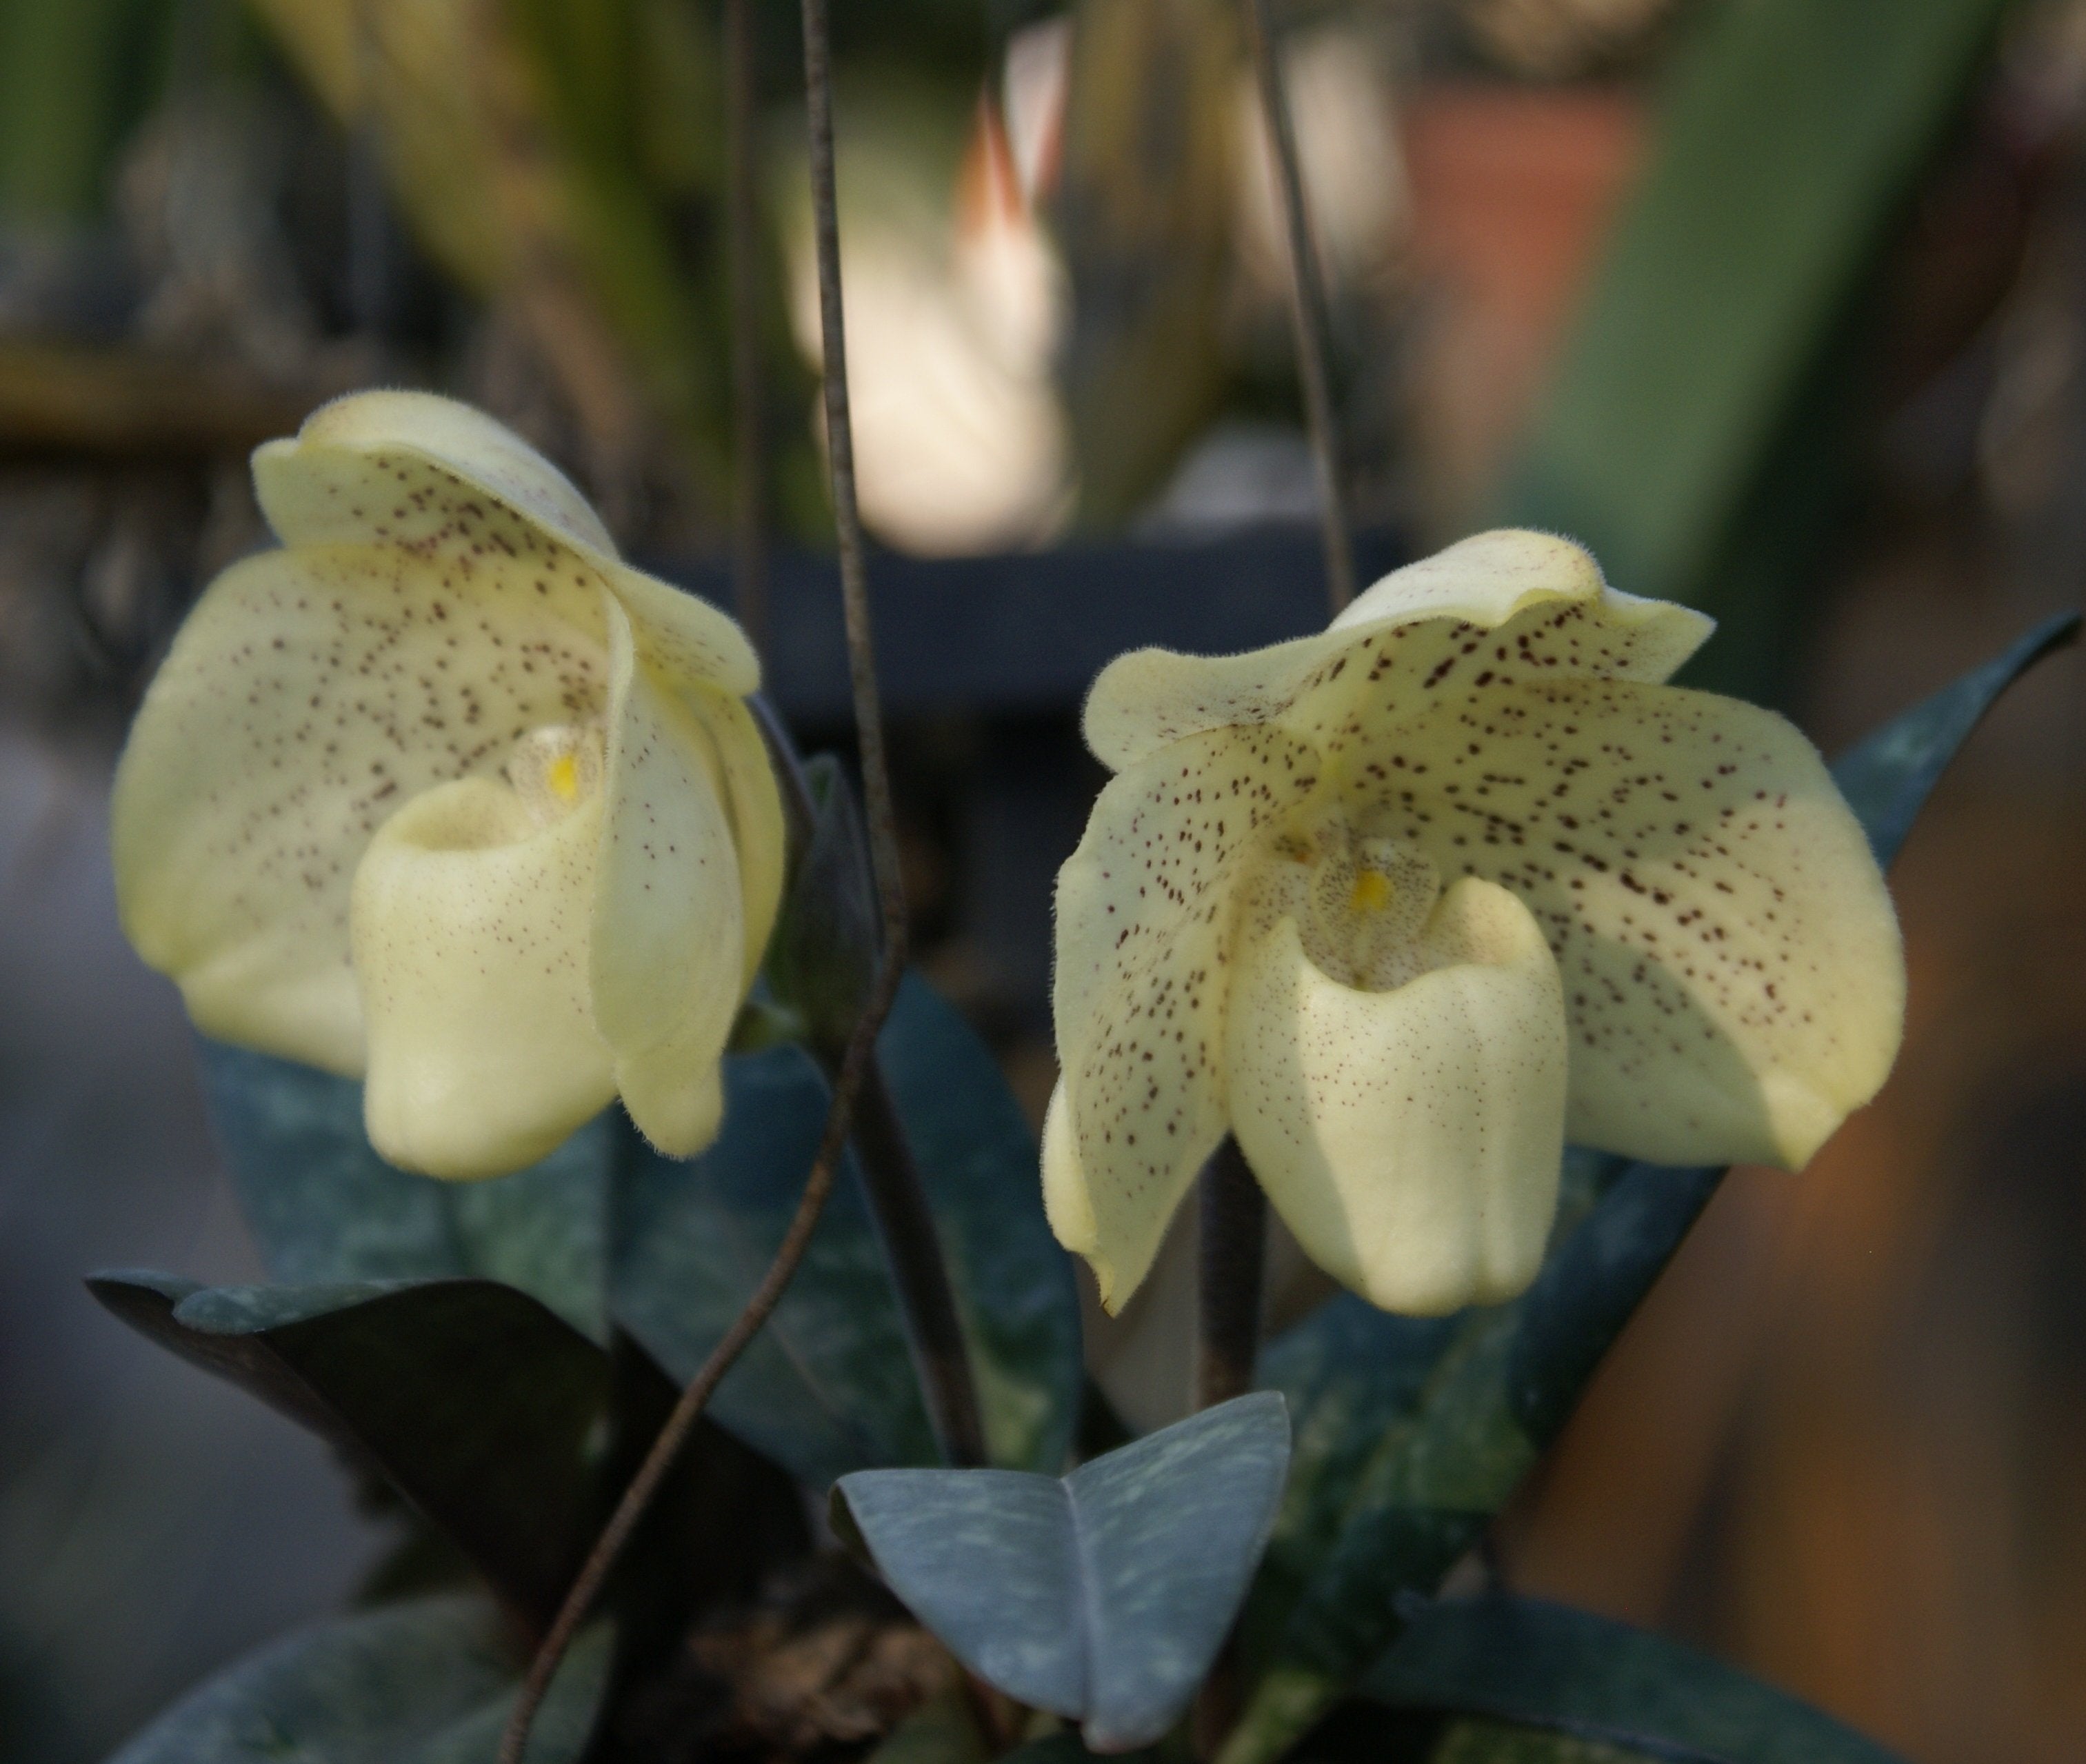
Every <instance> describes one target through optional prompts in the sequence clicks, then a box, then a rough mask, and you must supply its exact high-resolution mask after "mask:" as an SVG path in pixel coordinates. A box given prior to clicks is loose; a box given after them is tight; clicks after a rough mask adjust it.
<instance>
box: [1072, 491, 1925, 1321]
mask: <svg viewBox="0 0 2086 1764" xmlns="http://www.w3.org/2000/svg"><path fill="white" fill-rule="evenodd" d="M1711 628H1712V627H1711V622H1710V620H1708V619H1706V618H1705V617H1704V616H1702V615H1701V614H1700V613H1697V612H1694V611H1689V610H1688V609H1687V608H1685V607H1679V606H1674V605H1670V604H1667V603H1663V602H1659V601H1653V600H1643V599H1637V598H1634V597H1633V596H1631V595H1628V594H1620V593H1617V592H1616V591H1615V590H1612V589H1610V588H1609V587H1607V586H1606V584H1605V583H1604V582H1603V580H1602V577H1601V574H1600V571H1599V568H1598V566H1597V565H1595V564H1594V560H1593V559H1592V558H1591V557H1590V556H1588V555H1587V554H1586V552H1584V551H1582V550H1581V549H1580V548H1578V547H1577V546H1576V545H1573V544H1570V543H1567V542H1566V541H1565V540H1562V539H1552V538H1549V537H1547V536H1544V535H1540V534H1535V533H1526V532H1497V533H1488V534H1484V535H1480V536H1479V537H1477V538H1475V539H1468V540H1466V541H1465V542H1463V543H1461V544H1459V545H1456V546H1454V547H1451V548H1450V549H1449V550H1447V551H1445V552H1441V553H1440V554H1438V555H1437V556H1433V557H1431V558H1428V559H1427V560H1424V562H1421V563H1418V564H1416V565H1411V566H1410V567H1409V568H1407V569H1401V570H1398V571H1397V572H1396V573H1394V574H1392V575H1390V576H1387V577H1385V578H1384V579H1383V580H1382V581H1381V582H1378V583H1377V584H1376V585H1375V586H1373V588H1371V589H1370V590H1369V591H1368V592H1367V593H1366V594H1363V595H1362V596H1361V597H1360V599H1357V600H1356V602H1355V603H1354V604H1353V605H1352V606H1351V607H1348V608H1347V611H1344V612H1343V613H1342V614H1341V615H1340V616H1339V618H1337V619H1336V620H1334V622H1333V624H1332V625H1331V627H1330V628H1329V629H1327V630H1326V631H1325V632H1324V633H1322V634H1320V635H1318V636H1317V637H1305V638H1301V639H1299V640H1297V641H1293V642H1288V643H1279V644H1276V645H1275V646H1272V647H1271V648H1267V649H1263V650H1255V651H1253V652H1251V653H1250V654H1244V655H1237V656H1230V657H1224V658H1199V657H1193V656H1184V655H1176V654H1169V653H1167V652H1165V651H1164V650H1139V651H1138V652H1136V653H1135V654H1129V655H1125V656H1122V657H1120V658H1117V660H1116V661H1115V662H1114V663H1112V664H1111V665H1110V666H1109V667H1108V668H1107V670H1106V671H1104V672H1103V673H1102V675H1101V676H1100V679H1099V680H1097V681H1096V684H1095V686H1094V689H1093V692H1092V697H1091V698H1090V700H1089V701H1088V705H1087V711H1086V735H1087V740H1088V744H1089V745H1090V746H1091V747H1092V749H1093V751H1094V752H1095V753H1096V755H1097V756H1099V757H1100V760H1101V761H1103V762H1104V763H1105V765H1108V766H1109V767H1110V768H1111V769H1113V771H1114V772H1115V773H1116V774H1117V775H1116V776H1115V778H1113V779H1112V780H1111V781H1110V782H1109V784H1108V786H1106V788H1105V789H1104V790H1103V791H1102V792H1101V795H1100V799H1099V800H1098V802H1097V803H1096V804H1095V807H1094V811H1093V816H1092V820H1090V821H1089V823H1088V827H1087V830H1086V834H1085V837H1084V838H1083V839H1082V841H1081V842H1080V844H1079V849H1078V850H1076V851H1075V853H1074V854H1073V855H1072V857H1071V859H1070V860H1069V861H1068V862H1067V863H1066V865H1065V867H1064V868H1063V870H1062V871H1061V872H1060V874H1059V876H1058V927H1057V974H1056V980H1055V985H1054V996H1053V1000H1052V1003H1053V1008H1054V1013H1055V1016H1056V1026H1057V1034H1058V1055H1059V1062H1060V1067H1061V1071H1062V1077H1061V1079H1060V1081H1059V1084H1058V1089H1057V1092H1056V1093H1055V1095H1054V1097H1053V1098H1052V1101H1051V1104H1050V1109H1049V1114H1048V1117H1047V1118H1046V1122H1045V1136H1044V1153H1043V1157H1044V1172H1043V1174H1044V1192H1045V1202H1046V1204H1047V1206H1048V1208H1049V1216H1050V1221H1051V1224H1052V1225H1053V1227H1054V1229H1055V1230H1056V1232H1057V1234H1058V1238H1059V1239H1060V1241H1061V1242H1063V1243H1064V1244H1065V1246H1066V1247H1067V1248H1068V1249H1071V1250H1073V1251H1076V1252H1078V1253H1079V1254H1080V1255H1083V1256H1085V1257H1086V1259H1088V1262H1089V1263H1091V1264H1092V1268H1093V1270H1094V1272H1095V1275H1096V1278H1097V1280H1098V1282H1099V1285H1100V1293H1101V1297H1102V1302H1104V1304H1105V1305H1106V1306H1108V1307H1109V1309H1111V1310H1115V1309H1118V1308H1119V1307H1120V1306H1122V1303H1123V1302H1124V1301H1125V1300H1126V1298H1127V1297H1129V1295H1130V1293H1131V1292H1132V1291H1133V1290H1135V1288H1136V1286H1137V1285H1138V1283H1139V1281H1140V1280H1142V1279H1143V1276H1144V1274H1145V1272H1146V1271H1147V1269H1148V1268H1149V1267H1150V1266H1151V1263H1152V1258H1153V1256H1154V1255H1155V1254H1156V1251H1157V1249H1158V1246H1159V1243H1160V1238H1161V1236H1162V1234H1164V1230H1165V1229H1166V1225H1167V1223H1168V1221H1169V1219H1170V1217H1171V1216H1172V1215H1173V1212H1174V1210H1175V1208H1177V1206H1178V1204H1179V1203H1180V1201H1181V1198H1182V1196H1183V1195H1184V1194H1185V1193H1186V1190H1187V1188H1188V1187H1189V1186H1190V1183H1191V1182H1193V1180H1194V1176H1195V1174H1196V1171H1197V1170H1198V1168H1199V1167H1200V1165H1202V1164H1203V1161H1204V1160H1205V1159H1207V1157H1209V1156H1210V1155H1211V1152H1212V1151H1213V1150H1214V1149H1215V1148H1216V1146H1217V1145H1218V1144H1220V1141H1221V1140H1222V1139H1223V1137H1224V1135H1225V1134H1226V1133H1227V1132H1228V1133H1231V1134H1233V1135H1235V1136H1237V1140H1238V1144H1239V1147H1240V1148H1241V1151H1242V1152H1243V1153H1244V1154H1245V1158H1246V1161H1247V1162H1248V1163H1249V1165H1251V1166H1252V1168H1253V1170H1254V1172H1255V1174H1256V1175H1257V1176H1258V1178H1259V1181H1260V1182H1261V1184H1262V1187H1263V1188H1264V1189H1265V1190H1266V1191H1267V1196H1268V1199H1269V1201H1270V1203H1271V1204H1272V1205H1273V1207H1274V1208H1275V1210H1276V1212H1278V1213H1279V1214H1280V1216H1282V1218H1283V1219H1284V1221H1285V1222H1286V1223H1287V1224H1288V1226H1289V1228H1290V1229H1291V1230H1292V1232H1293V1233H1294V1234H1296V1238H1297V1239H1298V1241H1299V1242H1301V1244H1302V1246H1303V1247H1304V1249H1305V1251H1306V1252H1307V1253H1308V1254H1309V1255H1310V1256H1311V1257H1312V1258H1313V1260H1315V1261H1316V1262H1318V1263H1319V1265H1320V1266H1321V1267H1322V1268H1325V1269H1326V1272H1329V1273H1330V1274H1332V1275H1333V1276H1335V1277H1336V1278H1337V1279H1339V1280H1341V1281H1343V1283H1345V1284H1346V1285H1348V1286H1349V1287H1351V1288H1352V1289H1354V1290H1355V1291H1356V1292H1358V1293H1361V1294H1362V1295H1363V1296H1364V1297H1366V1298H1368V1299H1369V1300H1370V1301H1371V1302H1373V1303H1374V1304H1377V1305H1378V1306H1382V1307H1384V1308H1386V1309H1390V1310H1403V1311H1411V1312H1415V1313H1432V1312H1439V1311H1444V1310H1450V1309H1453V1308H1454V1307H1456V1306H1460V1305H1462V1304H1465V1303H1468V1302H1488V1301H1492V1300H1497V1299H1501V1298H1504V1297H1509V1296H1510V1295H1511V1294H1513V1293H1516V1292H1518V1291H1519V1290H1521V1289H1522V1288H1523V1287H1525V1286H1526V1285H1527V1283H1528V1282H1529V1281H1530V1280H1531V1279H1532V1278H1533V1277H1534V1276H1535V1270H1536V1268H1537V1267H1538V1265H1539V1263H1540V1261H1541V1259H1542V1255H1543V1247H1544V1243H1545V1240H1546V1238H1547V1234H1548V1231H1549V1228H1550V1222H1551V1217H1552V1212H1553V1210H1554V1208H1555V1204H1556V1188H1557V1179H1558V1166H1559V1158H1560V1152H1561V1149H1562V1146H1563V1144H1564V1142H1565V1140H1567V1139H1569V1140H1573V1141H1575V1142H1577V1143H1578V1144H1584V1145H1587V1146H1591V1147H1597V1148H1603V1149H1606V1150H1608V1151H1612V1152H1617V1153H1623V1154H1624V1155H1626V1156H1628V1157H1637V1158H1643V1159H1647V1160H1650V1161H1654V1162H1658V1163H1664V1164H1677V1165H1684V1164H1696V1163H1705V1162H1712V1161H1714V1162H1728V1161H1739V1160H1745V1161H1760V1162H1767V1163H1773V1164H1779V1165H1784V1166H1786V1167H1789V1168H1796V1167H1799V1166H1800V1165H1803V1163H1804V1162H1806V1161H1807V1160H1808V1159H1809V1158H1810V1157H1811V1154H1812V1153H1814V1152H1815V1151H1816V1149H1817V1148H1818V1147H1819V1145H1820V1144H1821V1143H1823V1141H1824V1140H1825V1139H1826V1137H1827V1136H1828V1135H1830V1134H1831V1133H1832V1132H1833V1130H1834V1129H1835V1128H1836V1127H1837V1126H1838V1125H1839V1123H1841V1120H1842V1119H1844V1118H1845V1116H1846V1115H1847V1114H1848V1113H1849V1112H1850V1111H1851V1110H1854V1109H1855V1108H1858V1106H1861V1105H1862V1103H1864V1102H1866V1101H1867V1100H1868V1099H1869V1098H1870V1097H1872V1096H1873V1095H1874V1094H1875V1092H1876V1090H1877V1089H1878V1088H1879V1087H1880V1085H1881V1084H1882V1083H1883V1081H1884V1077H1885V1076H1886V1075H1887V1074H1888V1072H1889V1069H1890V1066H1891V1063H1892V1059H1893V1058H1894V1057H1895V1055H1896V1052H1897V1045H1898V1041H1899V1037H1900V1033H1901V1027H1902V1023H1903V1017H1904V1004H1905V974H1904V961H1903V956H1902V952H1901V947H1900V944H1899V938H1898V931H1897V920H1896V918H1895V917H1894V915H1893V914H1892V909H1891V904H1890V899H1889V897H1888V893H1886V891H1885V889H1884V883H1883V879H1882V876H1881V875H1880V873H1879V871H1878V870H1877V867H1876V864H1875V859H1873V858H1872V857H1871V854H1870V852H1869V849H1868V846H1867V842H1866V841H1865V840H1864V838H1863V837H1862V830H1861V829H1860V827H1859V826H1858V824H1857V823H1856V821H1855V820H1854V816H1853V815H1852V813H1851V812H1850V811H1849V809H1848V807H1847V806H1846V804H1845V802H1844V801H1843V800H1842V799H1841V796H1840V795H1839V793H1838V791H1837V789H1836V788H1835V787H1834V786H1833V782H1832V780H1831V778H1829V777H1828V774H1827V773H1826V770H1825V768H1824V765H1823V763H1822V762H1821V761H1820V759H1819V756H1818V754H1817V752H1816V750H1815V749H1814V748H1812V747H1811V744H1810V743H1809V742H1807V740H1806V739H1804V738H1803V735H1800V734H1799V733H1798V731H1796V730H1795V729H1794V727H1792V726H1790V724H1789V723H1788V722H1785V721H1784V720H1783V719H1782V718H1779V717H1777V716H1775V715H1774V714H1772V713H1770V712H1769V711H1765V710H1762V709H1758V708H1756V707H1755V706H1753V705H1747V704H1743V703H1740V702H1738V701H1735V700H1731V699H1728V698H1722V697H1715V696H1714V695H1712V694H1709V693H1707V692H1693V691H1688V690H1685V689H1684V688H1678V687H1674V686H1670V685H1667V684H1665V682H1666V681H1667V679H1668V678H1669V677H1670V676H1671V675H1672V674H1673V672H1674V671H1675V669H1677V668H1678V667H1680V665H1681V664H1682V663H1684V662H1685V661H1686V660H1687V659H1688V657H1689V656H1690V655H1691V654H1693V653H1694V651H1695V650H1696V648H1697V647H1699V646H1700V645H1701V643H1702V641H1704V639H1705V637H1707V636H1708V635H1709V631H1710V629H1711Z"/></svg>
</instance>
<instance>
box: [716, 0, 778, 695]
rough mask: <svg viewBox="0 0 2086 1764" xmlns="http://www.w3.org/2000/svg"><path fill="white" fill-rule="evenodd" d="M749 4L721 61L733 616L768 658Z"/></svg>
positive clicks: (736, 7)
mask: <svg viewBox="0 0 2086 1764" xmlns="http://www.w3.org/2000/svg"><path fill="white" fill-rule="evenodd" d="M751 10H752V0H725V13H724V60H725V79H726V83H727V85H728V87H729V90H728V92H727V94H726V106H727V109H726V129H727V133H728V137H729V138H728V143H727V145H728V150H729V157H730V192H729V197H728V211H727V215H726V222H727V239H728V254H729V257H730V275H731V381H732V423H733V431H734V432H733V437H732V454H733V458H734V464H735V466H736V467H737V470H736V471H735V472H734V476H733V481H732V505H731V539H732V545H731V559H732V589H733V594H732V599H733V607H732V610H733V611H734V612H735V613H736V614H737V615H738V616H739V625H740V627H741V628H743V630H744V631H745V633H746V636H747V641H748V642H750V643H751V644H752V646H753V648H754V652H755V653H756V654H758V655H760V657H761V658H762V659H763V660H765V659H766V658H767V654H768V550H767V543H766V520H767V501H768V472H767V464H768V456H767V435H766V432H765V428H764V424H763V421H762V410H761V399H762V386H761V374H760V204H759V198H758V189H757V184H758V174H759V167H758V165H757V164H756V148H755V142H754V133H755V122H756V117H755V109H756V98H757V96H758V95H757V94H756V91H755V89H754V43H753V21H752V19H751V16H750V14H751Z"/></svg>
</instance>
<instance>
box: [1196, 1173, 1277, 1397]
mask: <svg viewBox="0 0 2086 1764" xmlns="http://www.w3.org/2000/svg"><path fill="white" fill-rule="evenodd" d="M1196 1193H1197V1195H1198V1200H1199V1205H1200V1209H1201V1218H1200V1221H1198V1222H1199V1225H1200V1234H1201V1239H1202V1268H1201V1272H1200V1276H1199V1286H1200V1297H1201V1307H1200V1308H1201V1316H1200V1327H1199V1328H1198V1332H1197V1339H1196V1354H1195V1407H1196V1408H1211V1407H1212V1406H1213V1405H1214V1404H1218V1403H1228V1402H1229V1401H1230V1400H1232V1398H1233V1397H1234V1396H1243V1395H1245V1393H1246V1392H1247V1391H1249V1390H1251V1389H1252V1388H1253V1371H1254V1361H1255V1359H1256V1358H1258V1356H1259V1353H1260V1295H1261V1285H1262V1272H1261V1271H1262V1263H1263V1262H1264V1261H1265V1260H1266V1258H1267V1196H1266V1195H1263V1194H1262V1192H1261V1191H1260V1183H1259V1182H1258V1179H1257V1178H1255V1177H1254V1174H1253V1171H1252V1170H1251V1169H1249V1167H1248V1165H1247V1164H1246V1161H1245V1154H1244V1153H1242V1152H1241V1151H1240V1150H1239V1147H1238V1141H1237V1140H1234V1139H1232V1138H1229V1137H1227V1138H1226V1139H1225V1140H1224V1144H1221V1145H1220V1146H1219V1147H1218V1148H1217V1149H1216V1150H1215V1152H1214V1153H1211V1157H1210V1161H1209V1162H1208V1163H1207V1164H1205V1165H1203V1174H1202V1176H1201V1178H1199V1179H1198V1182H1197V1184H1196Z"/></svg>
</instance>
